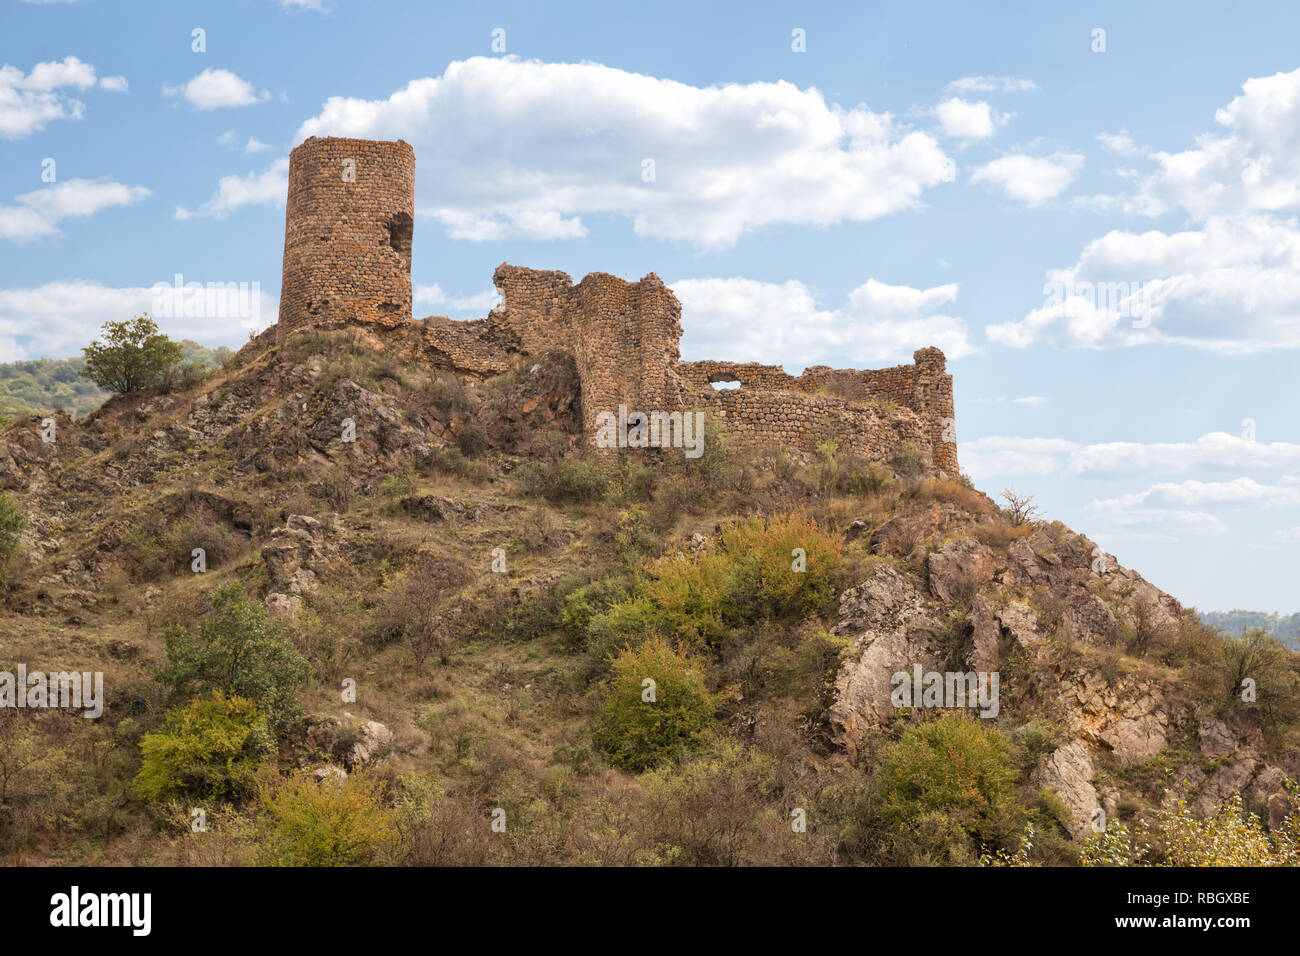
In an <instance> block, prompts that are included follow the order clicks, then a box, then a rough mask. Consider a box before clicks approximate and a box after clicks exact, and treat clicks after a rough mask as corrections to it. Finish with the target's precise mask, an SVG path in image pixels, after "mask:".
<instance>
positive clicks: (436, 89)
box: [297, 57, 954, 247]
mask: <svg viewBox="0 0 1300 956" xmlns="http://www.w3.org/2000/svg"><path fill="white" fill-rule="evenodd" d="M313 135H337V136H357V137H366V138H376V139H396V138H399V137H400V138H402V139H405V140H406V141H407V142H410V143H411V144H412V145H413V146H414V147H415V151H416V155H417V157H418V160H419V165H418V170H419V171H418V174H417V178H418V182H417V195H416V200H417V209H418V210H419V211H420V212H421V214H422V215H424V216H426V217H429V218H432V219H434V220H436V221H438V222H440V223H441V224H442V225H443V227H444V228H445V229H446V230H447V233H448V234H449V235H450V236H452V237H454V238H469V239H484V238H506V237H520V238H543V239H552V238H566V237H577V236H582V235H585V233H586V227H585V223H584V217H587V216H608V215H615V216H625V217H628V218H630V219H631V220H632V223H633V228H634V230H635V232H636V234H637V235H640V236H651V237H655V238H663V239H681V240H687V241H689V242H692V243H695V244H698V245H701V246H715V247H716V246H724V245H727V244H729V243H732V242H734V241H735V240H736V239H737V238H739V237H740V236H741V235H743V234H745V233H746V232H750V231H752V230H756V229H761V228H763V227H764V226H772V225H780V224H790V223H797V224H805V225H820V226H830V225H835V224H837V223H842V222H862V221H866V220H871V219H876V218H879V217H881V216H885V215H889V214H891V213H895V212H899V211H901V210H906V209H911V208H915V207H917V206H919V205H920V204H921V201H922V194H923V193H924V191H925V190H926V189H928V188H930V187H933V186H936V185H938V184H939V183H942V182H949V181H951V180H952V178H953V175H954V173H953V166H952V163H951V160H950V159H949V158H948V157H947V156H946V155H945V154H944V152H943V150H942V149H941V148H940V147H939V144H938V143H937V142H936V141H935V139H934V138H933V137H932V136H930V135H928V134H926V133H922V132H918V131H914V130H909V129H907V128H906V127H905V126H903V125H901V124H900V123H899V122H897V121H896V120H895V118H894V117H893V116H891V115H890V114H888V113H873V112H871V111H870V110H868V109H867V108H865V107H863V106H858V107H853V108H851V109H846V108H842V107H840V106H837V105H835V104H830V103H827V102H826V100H825V98H824V97H823V96H822V94H821V93H820V92H819V91H817V90H816V89H812V88H809V89H804V90H800V89H798V88H797V87H795V86H794V85H793V84H791V83H787V82H776V83H768V82H754V83H745V84H741V83H732V84H726V85H720V86H709V87H695V86H691V85H688V84H685V83H679V82H675V81H672V80H667V79H660V78H657V77H653V76H645V75H642V74H637V73H630V72H627V71H624V70H619V69H615V68H612V67H607V66H602V65H600V64H597V63H541V62H538V61H531V60H530V61H524V60H520V59H518V58H515V57H500V58H488V57H475V58H472V59H469V60H465V61H460V62H454V63H451V64H450V65H449V66H448V67H447V69H446V71H445V72H444V73H443V74H442V75H441V76H437V77H428V78H424V79H417V80H413V81H412V82H410V83H408V84H407V85H406V86H405V87H403V88H402V89H400V90H398V91H397V92H395V93H393V94H392V96H390V97H389V98H387V99H385V100H363V99H353V98H344V97H334V98H331V99H330V100H328V101H327V102H326V103H325V104H324V107H323V108H322V110H321V111H320V113H319V115H317V116H314V117H312V118H311V119H309V120H307V121H306V122H305V123H303V124H302V126H301V128H300V129H299V131H298V135H297V139H298V140H302V139H305V138H306V137H308V136H313ZM647 160H649V161H651V162H653V171H654V177H653V178H654V181H653V182H647V181H645V179H644V178H643V175H645V174H646V171H647V170H649V168H650V167H649V164H648V163H646V161H647Z"/></svg>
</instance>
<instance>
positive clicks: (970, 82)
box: [948, 76, 1038, 94]
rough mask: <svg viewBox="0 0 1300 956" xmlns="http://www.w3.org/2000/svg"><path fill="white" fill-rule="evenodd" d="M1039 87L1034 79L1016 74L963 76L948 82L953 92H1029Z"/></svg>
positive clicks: (950, 90) (949, 88)
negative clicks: (1022, 77)
mask: <svg viewBox="0 0 1300 956" xmlns="http://www.w3.org/2000/svg"><path fill="white" fill-rule="evenodd" d="M1036 89H1038V84H1037V83H1035V82H1034V81H1033V80H1026V79H1020V78H1018V77H1014V76H963V77H961V78H959V79H956V80H953V81H952V82H951V83H949V84H948V90H949V92H952V93H961V94H970V93H1028V92H1031V91H1033V90H1036Z"/></svg>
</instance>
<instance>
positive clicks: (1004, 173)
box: [971, 153, 1083, 206]
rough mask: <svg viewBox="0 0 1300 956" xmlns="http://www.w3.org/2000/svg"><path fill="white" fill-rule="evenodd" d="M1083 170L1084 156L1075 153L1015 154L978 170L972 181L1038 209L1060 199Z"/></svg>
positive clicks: (996, 160)
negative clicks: (1046, 154) (1057, 198)
mask: <svg viewBox="0 0 1300 956" xmlns="http://www.w3.org/2000/svg"><path fill="white" fill-rule="evenodd" d="M1082 168H1083V157H1082V156H1081V155H1079V154H1078V153H1054V154H1053V155H1051V156H1047V157H1042V156H1027V155H1025V154H1023V153H1015V154H1012V155H1010V156H1003V157H1001V158H1000V159H995V160H993V161H992V162H990V163H986V164H985V165H983V166H981V167H979V168H978V169H976V170H975V172H974V173H972V174H971V182H972V183H991V184H992V185H994V186H997V187H998V188H1000V189H1001V190H1002V191H1003V192H1004V193H1006V194H1007V195H1008V196H1009V197H1011V198H1012V199H1017V200H1019V201H1020V202H1023V203H1025V204H1027V205H1030V206H1041V205H1042V204H1043V203H1045V202H1047V201H1048V200H1049V199H1055V198H1056V197H1057V196H1059V195H1060V194H1061V193H1062V192H1063V191H1064V190H1065V187H1067V186H1069V185H1070V183H1072V182H1074V178H1075V177H1076V176H1077V175H1078V174H1079V170H1080V169H1082Z"/></svg>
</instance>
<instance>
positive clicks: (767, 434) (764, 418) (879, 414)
mask: <svg viewBox="0 0 1300 956" xmlns="http://www.w3.org/2000/svg"><path fill="white" fill-rule="evenodd" d="M691 404H692V406H693V407H699V408H703V409H704V410H705V411H706V413H707V414H708V415H709V416H710V417H714V416H716V418H717V419H720V420H721V421H723V422H725V423H726V425H727V428H728V431H729V432H730V433H731V434H732V435H733V436H735V437H736V438H738V439H740V440H741V441H743V442H747V443H752V444H753V445H755V446H759V447H762V446H769V447H777V446H783V447H786V448H789V449H794V450H797V451H801V452H805V453H812V452H815V451H816V449H817V446H818V445H819V444H821V443H822V442H823V441H825V440H826V439H828V438H833V439H834V440H835V441H836V442H837V443H838V445H839V449H840V451H841V452H842V453H850V454H854V455H857V456H858V457H860V458H862V459H863V460H866V461H888V460H889V459H890V458H891V457H892V456H893V454H894V453H895V452H896V451H897V450H898V449H899V448H900V447H902V446H903V445H904V444H907V443H912V444H914V445H916V447H917V448H918V449H920V451H921V453H922V455H924V456H925V457H927V458H933V457H934V453H935V449H934V446H933V444H932V442H931V439H930V433H929V429H928V428H927V426H926V422H925V421H924V419H922V417H921V416H919V415H917V414H916V413H915V412H913V411H911V410H910V409H895V410H889V409H885V408H882V407H879V406H872V405H861V404H858V403H855V402H851V401H846V400H844V399H839V398H829V397H826V396H822V395H812V394H808V393H803V392H797V391H781V392H764V391H749V390H746V389H745V388H744V387H743V386H742V387H741V388H739V389H727V390H723V391H717V392H713V394H711V395H709V394H698V395H696V396H694V397H693V401H692V402H691ZM706 422H707V419H706ZM706 427H709V426H708V425H707V424H706Z"/></svg>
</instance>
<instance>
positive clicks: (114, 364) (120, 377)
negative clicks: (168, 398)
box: [81, 314, 183, 395]
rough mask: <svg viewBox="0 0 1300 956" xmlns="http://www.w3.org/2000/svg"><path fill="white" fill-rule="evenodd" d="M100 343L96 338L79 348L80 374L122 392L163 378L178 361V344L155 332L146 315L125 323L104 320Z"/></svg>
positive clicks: (152, 383) (173, 368)
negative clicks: (82, 361) (82, 363)
mask: <svg viewBox="0 0 1300 956" xmlns="http://www.w3.org/2000/svg"><path fill="white" fill-rule="evenodd" d="M101 331H102V332H103V335H104V339H105V341H104V342H102V343H101V342H100V341H99V340H98V339H96V340H95V341H94V342H91V343H90V345H87V346H86V347H85V348H83V349H82V350H81V351H82V353H83V354H84V355H85V357H86V367H85V368H84V369H82V371H81V374H82V375H83V376H85V377H86V378H88V379H90V380H91V381H92V382H94V383H95V384H96V385H98V386H99V387H100V388H104V389H107V390H108V391H110V392H115V393H117V394H119V395H120V394H124V393H126V392H134V391H138V390H139V389H142V388H148V387H149V386H151V385H157V384H159V383H161V382H164V381H166V380H167V379H168V378H169V377H170V375H171V374H172V373H173V372H174V371H175V369H176V366H177V365H179V364H180V362H181V359H182V357H183V356H182V352H181V347H180V344H179V343H177V342H173V341H172V340H171V339H169V338H167V336H165V335H163V334H162V333H161V332H159V331H158V325H157V323H156V322H154V320H153V319H152V318H150V317H149V315H148V314H144V315H137V316H136V317H135V318H134V319H131V320H130V321H127V322H105V323H104V327H103V329H102V330H101Z"/></svg>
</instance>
